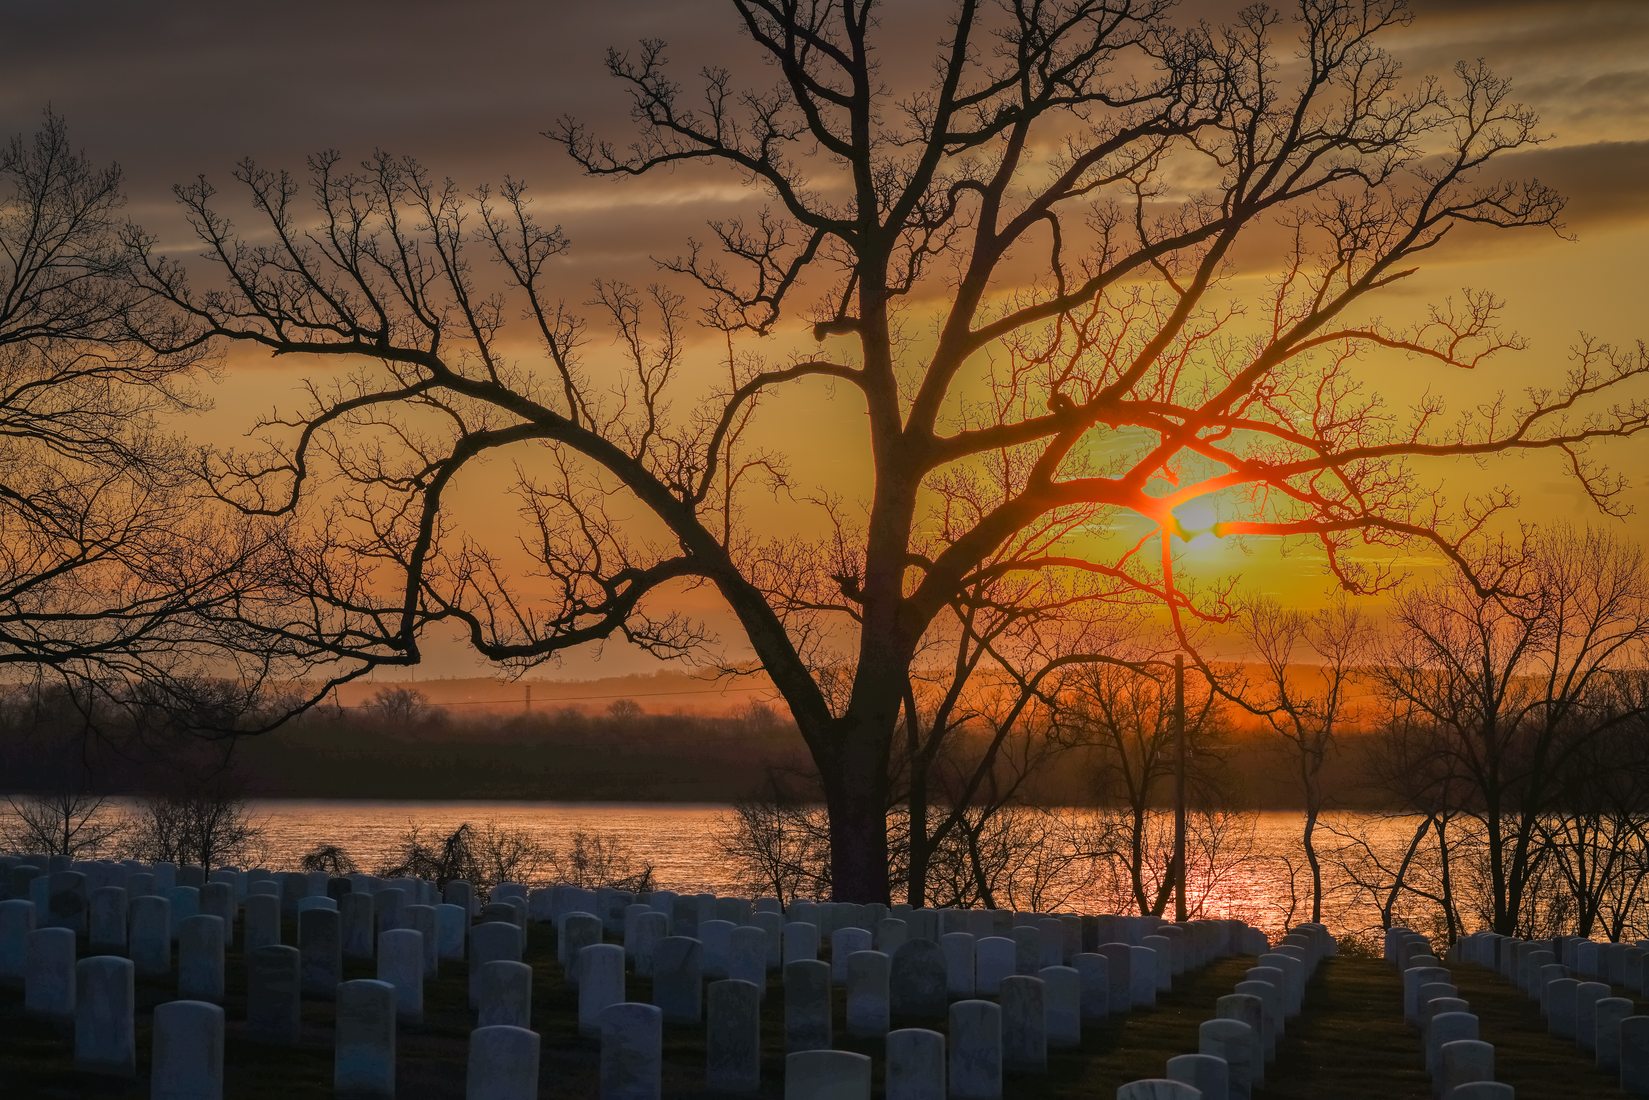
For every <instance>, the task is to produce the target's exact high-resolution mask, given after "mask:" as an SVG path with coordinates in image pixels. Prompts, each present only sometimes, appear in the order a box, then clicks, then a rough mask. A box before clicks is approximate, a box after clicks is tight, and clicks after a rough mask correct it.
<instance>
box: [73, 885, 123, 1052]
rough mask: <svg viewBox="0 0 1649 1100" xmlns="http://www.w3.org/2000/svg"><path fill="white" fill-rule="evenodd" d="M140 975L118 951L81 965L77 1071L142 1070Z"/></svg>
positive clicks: (77, 994) (77, 988)
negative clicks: (138, 1025) (138, 1001)
mask: <svg viewBox="0 0 1649 1100" xmlns="http://www.w3.org/2000/svg"><path fill="white" fill-rule="evenodd" d="M116 889H119V888H118V887H116ZM134 974H135V971H134V970H133V968H132V962H131V960H130V959H122V958H118V957H115V956H113V955H94V956H93V957H91V958H89V959H81V960H80V962H79V963H77V964H76V965H75V973H74V980H75V996H74V1002H75V1009H74V1066H75V1068H76V1069H78V1070H82V1071H85V1072H90V1073H110V1074H115V1075H117V1076H121V1077H131V1076H132V1075H134V1074H135V1073H136V1072H137V1038H136V1031H135V1022H136V1011H135V1007H134V995H133V981H134Z"/></svg>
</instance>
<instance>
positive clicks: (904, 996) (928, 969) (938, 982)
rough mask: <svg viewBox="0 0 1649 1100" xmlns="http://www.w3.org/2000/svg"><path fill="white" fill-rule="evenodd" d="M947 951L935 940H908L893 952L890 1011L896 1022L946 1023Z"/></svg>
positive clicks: (889, 977) (947, 1000) (947, 991)
mask: <svg viewBox="0 0 1649 1100" xmlns="http://www.w3.org/2000/svg"><path fill="white" fill-rule="evenodd" d="M947 970H948V967H947V965H946V960H945V950H944V948H942V947H940V946H939V945H938V944H937V943H934V942H933V941H932V940H925V939H907V940H906V941H905V942H904V943H902V944H900V945H899V946H898V948H896V949H895V950H894V952H893V961H892V966H891V968H890V971H889V976H888V998H889V1000H888V1007H889V1010H890V1012H891V1013H892V1016H893V1018H894V1019H896V1020H899V1019H921V1020H939V1019H943V1018H944V1016H945V1013H946V1011H947V1010H948V1009H949V1008H950V979H949V975H948V973H947Z"/></svg>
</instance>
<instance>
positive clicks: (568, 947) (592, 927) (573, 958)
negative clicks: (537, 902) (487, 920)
mask: <svg viewBox="0 0 1649 1100" xmlns="http://www.w3.org/2000/svg"><path fill="white" fill-rule="evenodd" d="M484 927H486V926H485V925H480V926H478V927H477V929H476V930H477V931H479V930H480V929H481V928H484ZM600 942H601V918H600V917H598V916H596V915H595V914H593V913H585V912H583V911H580V910H575V911H574V912H571V913H563V914H561V919H560V920H558V921H557V922H556V936H555V956H556V961H557V962H559V963H560V964H561V968H562V970H563V971H565V976H566V979H567V984H568V985H571V986H573V987H575V988H576V987H577V986H578V967H577V965H576V964H577V961H578V953H579V952H580V951H583V950H584V949H585V948H586V947H589V946H590V945H591V944H597V943H600Z"/></svg>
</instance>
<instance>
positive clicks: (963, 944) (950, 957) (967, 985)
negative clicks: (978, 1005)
mask: <svg viewBox="0 0 1649 1100" xmlns="http://www.w3.org/2000/svg"><path fill="white" fill-rule="evenodd" d="M939 949H940V950H941V951H943V952H944V953H945V993H946V995H947V996H949V997H953V998H956V999H963V998H968V997H972V996H973V995H974V981H973V957H974V946H973V933H971V932H946V933H945V934H944V935H942V936H940V937H939Z"/></svg>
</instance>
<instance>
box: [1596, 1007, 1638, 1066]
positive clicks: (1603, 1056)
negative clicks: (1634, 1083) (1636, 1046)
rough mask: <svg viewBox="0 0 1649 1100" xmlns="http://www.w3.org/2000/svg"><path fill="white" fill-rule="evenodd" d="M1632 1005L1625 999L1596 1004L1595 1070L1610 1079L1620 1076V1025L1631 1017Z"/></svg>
mask: <svg viewBox="0 0 1649 1100" xmlns="http://www.w3.org/2000/svg"><path fill="white" fill-rule="evenodd" d="M1634 1007H1635V1006H1634V1005H1633V1003H1632V1001H1631V1000H1630V999H1629V998H1626V997H1605V998H1603V999H1602V1000H1600V1001H1599V1002H1598V1003H1597V1007H1596V1015H1597V1023H1596V1038H1595V1039H1594V1040H1593V1042H1594V1046H1595V1048H1596V1051H1597V1068H1598V1069H1600V1070H1602V1071H1603V1072H1604V1073H1607V1074H1609V1076H1611V1077H1616V1076H1619V1074H1620V1025H1621V1021H1623V1020H1625V1019H1626V1018H1627V1017H1628V1016H1630V1015H1632V1011H1633V1009H1634Z"/></svg>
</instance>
